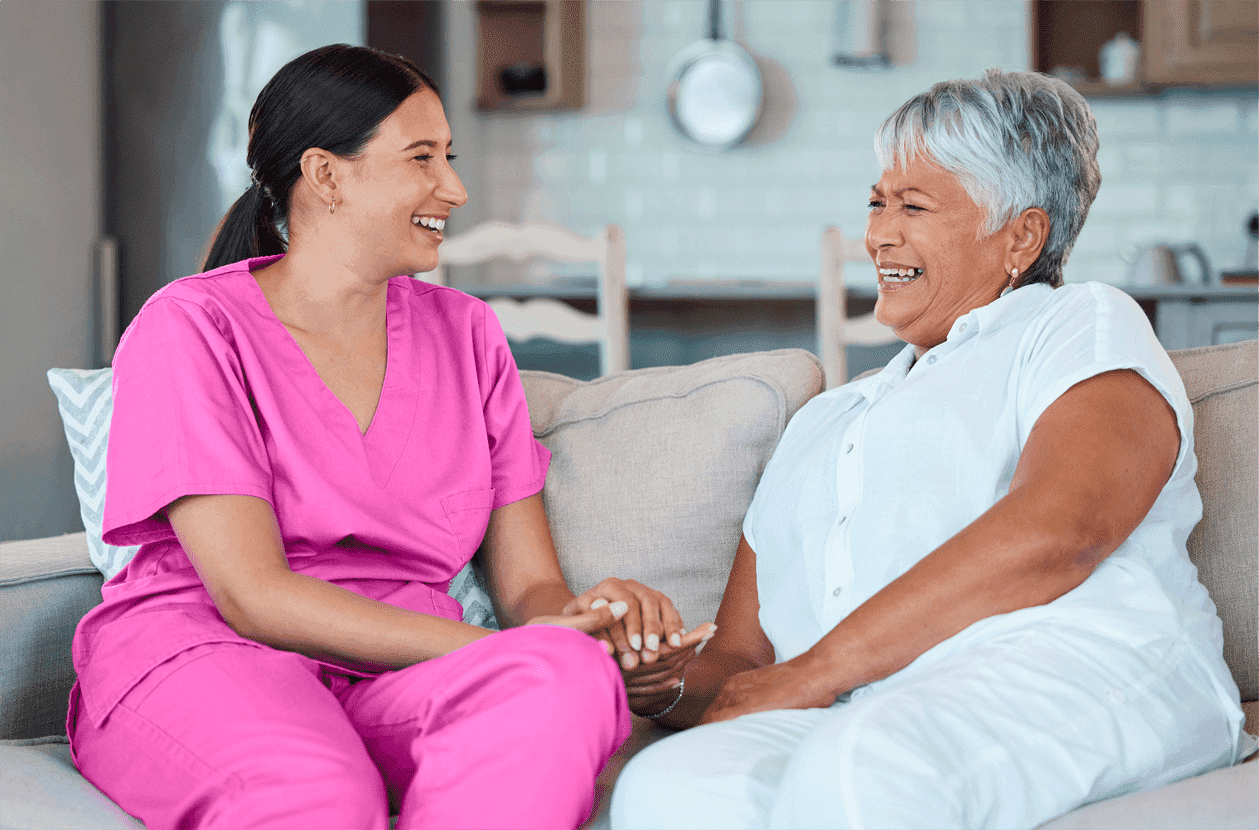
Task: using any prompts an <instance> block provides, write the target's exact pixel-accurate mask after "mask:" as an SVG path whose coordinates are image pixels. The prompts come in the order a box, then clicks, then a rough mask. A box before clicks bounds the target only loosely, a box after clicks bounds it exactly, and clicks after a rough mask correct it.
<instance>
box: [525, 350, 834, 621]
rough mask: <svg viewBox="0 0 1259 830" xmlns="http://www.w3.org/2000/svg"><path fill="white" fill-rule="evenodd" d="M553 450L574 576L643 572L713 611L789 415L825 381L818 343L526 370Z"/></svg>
mask: <svg viewBox="0 0 1259 830" xmlns="http://www.w3.org/2000/svg"><path fill="white" fill-rule="evenodd" d="M521 379H522V381H523V383H524V387H525V395H526V397H527V398H528V400H529V412H530V416H531V419H532V423H533V431H534V435H535V436H537V438H538V440H540V441H541V442H542V443H543V444H545V445H546V446H547V448H548V449H550V450H551V453H552V459H551V468H550V471H549V472H548V474H547V481H546V487H545V489H544V490H543V501H544V502H545V504H546V509H547V515H548V518H549V519H550V523H551V531H552V534H553V535H554V537H555V544H556V549H557V550H558V551H559V556H560V564H561V566H562V567H563V569H564V575H565V577H566V578H567V579H568V583H569V586H570V587H571V588H572V589H573V590H574V591H575V592H577V593H581V592H583V591H586V590H588V589H589V588H591V587H593V586H594V585H596V584H597V583H598V582H599V581H600V580H601V579H603V578H605V577H608V576H618V577H621V578H625V579H636V580H638V581H639V582H642V583H644V584H646V585H650V586H651V587H653V588H656V589H658V590H660V591H663V592H664V593H665V594H667V595H668V596H669V597H670V598H671V599H672V600H673V602H674V605H675V606H676V607H677V609H678V612H679V613H680V614H681V615H682V619H683V620H684V624H685V625H686V626H687V627H688V628H693V627H695V626H696V625H698V624H700V623H703V622H706V621H710V620H712V619H713V618H714V617H715V616H716V613H717V606H718V604H719V603H720V602H721V594H722V591H723V590H724V589H725V586H726V577H727V575H728V574H729V572H730V563H731V562H732V561H733V559H734V551H735V548H736V547H737V546H738V542H739V535H740V533H741V528H742V524H743V514H744V512H745V511H746V510H747V506H748V504H749V503H750V502H751V500H752V494H753V492H754V491H755V489H756V484H757V482H758V481H759V480H760V477H761V472H762V471H763V470H764V469H765V465H766V463H768V461H769V457H770V455H771V454H772V453H773V451H774V448H775V447H776V446H777V445H778V439H779V437H780V436H781V435H782V432H783V429H784V428H785V427H786V425H787V421H788V420H789V419H790V418H791V416H792V415H793V414H795V412H796V410H797V409H799V408H800V407H801V406H802V405H803V404H804V403H805V401H807V400H808V399H809V398H811V397H813V396H814V395H816V394H817V393H818V392H820V391H821V389H822V371H821V366H820V365H819V364H818V362H817V358H815V357H814V356H813V355H812V354H810V353H809V352H806V351H804V350H802V349H783V350H779V351H774V352H759V353H755V354H742V355H728V356H725V357H717V358H713V359H711V360H705V361H701V362H699V363H695V364H692V365H689V366H668V367H658V368H651V369H638V370H634V371H629V372H620V373H617V374H614V375H609V376H606V377H603V378H599V379H597V380H593V381H586V382H583V381H577V380H573V379H572V378H568V377H564V376H562V375H555V374H550V373H547V372H536V371H523V372H521Z"/></svg>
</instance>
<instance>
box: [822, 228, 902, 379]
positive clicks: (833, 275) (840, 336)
mask: <svg viewBox="0 0 1259 830" xmlns="http://www.w3.org/2000/svg"><path fill="white" fill-rule="evenodd" d="M849 262H852V263H857V262H862V263H865V264H866V265H870V264H871V262H870V254H869V253H868V252H867V251H866V248H865V246H864V245H863V244H861V241H860V240H856V239H852V240H850V239H846V238H845V237H844V232H843V231H841V230H840V229H839V228H835V227H830V228H827V229H826V230H825V231H824V232H823V233H822V277H821V280H820V281H819V283H818V292H817V338H818V351H819V353H820V357H821V358H822V369H823V371H824V372H825V373H826V388H827V389H834V388H835V387H836V386H840V385H841V384H844V383H847V382H848V355H847V352H846V351H845V347H847V346H882V345H884V344H885V343H892V342H895V341H896V339H897V338H896V335H895V334H894V333H893V332H892V330H891V329H890V328H888V327H887V326H885V325H883V324H882V323H880V322H879V321H878V320H876V319H875V317H874V312H870V313H869V314H864V315H862V316H861V317H853V318H850V317H849V316H848V291H847V289H846V288H845V286H844V264H845V263H849Z"/></svg>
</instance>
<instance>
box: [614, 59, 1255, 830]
mask: <svg viewBox="0 0 1259 830" xmlns="http://www.w3.org/2000/svg"><path fill="white" fill-rule="evenodd" d="M1097 146H1098V140H1097V128H1096V123H1095V121H1094V119H1093V116H1092V113H1091V112H1090V111H1089V108H1088V105H1087V104H1086V103H1085V101H1084V99H1083V98H1082V97H1081V96H1080V95H1079V94H1078V93H1076V92H1075V91H1074V90H1072V89H1071V88H1070V87H1068V86H1067V85H1066V84H1064V83H1062V82H1060V81H1057V80H1054V79H1052V78H1048V77H1046V76H1043V75H1038V74H1035V73H1026V72H1012V73H1003V72H1001V71H999V70H989V71H988V72H987V73H985V74H984V76H983V77H982V78H980V79H978V80H974V81H969V80H967V81H949V82H945V83H940V84H937V85H936V86H934V87H933V88H932V89H931V90H930V91H929V92H926V93H923V94H921V95H918V96H917V97H915V98H913V99H911V100H910V101H908V102H907V103H906V104H904V105H903V106H902V107H901V108H900V109H899V110H897V111H896V112H895V113H894V114H893V115H892V116H891V117H890V118H888V119H887V120H886V121H885V122H884V123H883V125H882V127H881V128H880V129H879V131H878V133H877V135H876V138H875V150H876V153H877V154H878V158H879V162H880V164H881V166H882V168H883V173H882V176H881V177H880V179H879V181H878V183H877V184H875V185H874V186H873V188H872V191H871V196H870V213H869V219H868V223H867V228H866V237H865V241H866V248H867V250H868V251H869V253H870V256H871V257H872V258H873V260H874V262H875V264H876V266H877V269H878V280H879V296H878V303H877V305H876V307H875V312H876V315H877V316H878V319H879V320H880V321H882V322H883V323H885V324H886V325H888V326H891V327H892V328H893V329H894V330H895V331H896V333H897V334H898V335H899V336H900V337H901V339H903V340H905V341H906V343H907V344H908V345H907V346H906V347H905V349H904V350H903V351H902V352H901V353H900V354H899V355H898V356H897V357H896V358H895V359H893V360H892V361H891V363H889V364H888V366H887V367H886V368H884V369H883V370H882V371H881V372H880V373H878V374H877V375H874V376H871V377H867V378H863V379H860V380H857V381H854V382H852V383H849V384H846V385H844V386H842V387H840V388H838V389H834V390H831V391H830V392H826V393H824V394H822V395H819V396H818V397H817V398H815V399H813V400H812V401H810V402H809V403H808V404H806V405H805V406H804V407H803V408H802V409H801V410H800V411H799V412H798V413H797V414H796V416H795V417H794V418H793V419H792V421H791V423H790V424H789V425H788V427H787V430H786V432H785V433H784V435H783V438H782V441H781V443H780V445H779V447H778V448H777V450H776V452H775V454H774V457H773V459H772V460H771V461H770V463H769V465H768V466H767V468H766V470H765V473H764V475H763V476H762V479H761V482H760V485H759V487H758V489H757V492H756V495H755V497H754V499H753V501H752V505H751V507H750V508H749V510H748V513H747V516H746V518H745V520H744V524H743V539H742V540H741V541H740V544H739V548H738V552H737V554H736V556H735V560H734V565H733V568H732V570H731V574H730V578H729V583H728V585H727V588H726V592H725V595H724V597H723V600H722V605H721V609H720V611H719V613H718V615H717V626H718V630H717V634H716V635H715V636H714V638H713V639H712V640H711V641H709V643H708V645H707V647H706V649H705V650H704V652H703V653H702V654H701V655H700V656H699V657H697V658H696V659H695V660H693V661H692V662H690V663H689V664H688V665H686V666H685V667H683V668H682V669H679V670H677V671H676V673H675V674H676V676H668V675H667V672H668V671H669V669H668V668H667V667H666V668H665V669H663V670H662V671H661V676H660V677H659V678H658V682H659V685H660V689H661V691H660V693H659V702H660V708H661V710H663V711H662V713H661V715H660V717H659V719H660V721H661V722H663V723H665V724H667V725H669V726H673V727H678V728H685V727H692V726H696V728H694V729H690V730H689V731H687V732H683V733H680V734H678V735H675V736H671V737H669V738H667V739H665V740H663V741H660V742H658V743H656V744H655V745H653V746H651V747H649V748H648V749H647V750H645V751H644V752H642V753H640V754H639V755H638V756H637V757H636V758H635V759H634V760H633V761H632V762H631V763H630V764H629V766H628V767H627V768H626V770H625V771H624V772H623V773H622V775H621V778H620V781H619V782H618V785H617V789H616V792H615V794H614V798H613V805H612V824H613V826H614V827H615V828H625V830H631V828H642V827H668V828H684V827H721V828H734V827H767V826H768V827H828V828H836V827H871V828H904V827H937V828H938V827H1034V826H1036V825H1038V824H1040V823H1042V822H1044V821H1047V820H1049V819H1051V818H1053V817H1054V816H1057V815H1059V814H1061V813H1065V812H1067V811H1070V810H1072V809H1074V808H1076V807H1079V806H1081V805H1082V804H1085V803H1087V802H1090V801H1095V800H1099V799H1102V798H1106V797H1109V796H1114V795H1118V794H1122V793H1128V792H1134V791H1138V790H1142V789H1146V788H1151V787H1155V786H1159V785H1162V784H1166V783H1169V782H1171V781H1174V780H1177V779H1180V778H1184V777H1187V776H1190V775H1194V774H1196V773H1200V772H1204V771H1207V770H1210V769H1213V768H1216V767H1221V766H1225V765H1228V764H1232V763H1234V762H1235V761H1237V760H1239V759H1240V758H1243V757H1245V756H1246V755H1247V754H1249V753H1250V752H1251V751H1253V743H1252V741H1251V739H1249V738H1248V737H1246V736H1245V734H1244V733H1243V732H1242V731H1241V723H1242V719H1243V718H1242V713H1241V709H1240V707H1239V705H1238V692H1237V687H1236V685H1235V684H1234V682H1233V679H1232V677H1231V676H1230V674H1229V671H1228V668H1227V666H1226V665H1225V663H1224V660H1223V657H1222V654H1221V650H1222V642H1221V634H1220V631H1221V628H1220V622H1219V620H1218V618H1217V617H1216V613H1215V606H1214V605H1213V604H1212V602H1211V599H1210V598H1209V597H1208V596H1207V592H1206V590H1205V589H1204V588H1203V587H1202V585H1201V584H1199V582H1198V581H1197V578H1196V572H1195V570H1194V567H1193V565H1192V564H1191V563H1190V561H1189V558H1188V555H1187V553H1186V549H1185V540H1186V538H1187V537H1188V535H1189V532H1190V530H1192V529H1193V526H1194V524H1195V523H1196V522H1197V521H1198V519H1199V518H1200V516H1201V501H1200V499H1199V497H1198V492H1197V489H1196V487H1195V485H1194V471H1195V469H1196V461H1195V458H1194V453H1193V415H1192V410H1191V409H1190V405H1189V401H1188V400H1187V399H1186V396H1185V391H1184V387H1183V386H1182V384H1181V381H1180V378H1179V376H1178V375H1177V373H1176V370H1175V368H1174V367H1173V366H1172V364H1171V362H1170V361H1169V359H1168V357H1167V354H1166V352H1165V351H1164V350H1163V349H1162V348H1161V347H1160V346H1159V343H1158V341H1157V340H1156V339H1155V337H1154V334H1153V332H1152V330H1151V328H1150V325H1149V322H1148V320H1147V319H1146V316H1145V314H1144V313H1142V311H1141V309H1140V308H1139V307H1138V306H1137V304H1136V303H1135V302H1133V300H1132V299H1130V298H1129V297H1128V296H1127V295H1125V294H1124V293H1122V292H1121V291H1119V290H1117V289H1115V288H1111V287H1109V286H1106V285H1103V284H1099V283H1084V284H1075V285H1063V280H1062V267H1063V264H1064V263H1065V262H1066V259H1067V255H1068V253H1069V252H1070V250H1071V246H1072V244H1073V243H1074V241H1075V238H1076V236H1077V234H1078V233H1079V231H1080V227H1081V226H1082V225H1083V223H1084V219H1085V216H1086V215H1087V213H1088V208H1089V205H1090V204H1091V203H1092V201H1093V198H1094V196H1096V194H1097V190H1098V187H1099V185H1100V183H1101V176H1100V174H1099V172H1098V166H1097V159H1096V154H1097ZM644 680H645V679H644ZM697 725H698V726H697Z"/></svg>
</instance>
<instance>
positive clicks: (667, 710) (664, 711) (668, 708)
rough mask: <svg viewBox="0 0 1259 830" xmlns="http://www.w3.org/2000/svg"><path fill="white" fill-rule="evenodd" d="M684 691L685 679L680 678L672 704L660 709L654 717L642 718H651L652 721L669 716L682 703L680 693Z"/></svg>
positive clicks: (646, 716)
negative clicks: (676, 694)
mask: <svg viewBox="0 0 1259 830" xmlns="http://www.w3.org/2000/svg"><path fill="white" fill-rule="evenodd" d="M685 690H686V678H685V677H684V678H682V682H681V683H679V684H678V696H677V697H675V698H674V699H673V702H672V703H670V704H669V705H668V706H666V707H664V708H663V709H661V710H660V711H659V712H657V713H656V714H654V715H643V717H645V718H651V719H653V720H654V719H656V718H662V717H664V716H665V715H667V714H669V713H670V712H672V711H673V707H674V706H677V705H678V704H679V703H681V702H682V692H683V691H685Z"/></svg>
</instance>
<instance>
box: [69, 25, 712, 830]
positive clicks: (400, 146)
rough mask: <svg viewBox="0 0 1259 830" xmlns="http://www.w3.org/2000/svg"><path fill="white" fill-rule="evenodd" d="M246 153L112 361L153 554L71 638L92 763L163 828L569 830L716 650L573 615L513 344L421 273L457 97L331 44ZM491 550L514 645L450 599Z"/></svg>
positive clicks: (135, 497) (600, 594)
mask: <svg viewBox="0 0 1259 830" xmlns="http://www.w3.org/2000/svg"><path fill="white" fill-rule="evenodd" d="M249 134H250V140H249V149H248V162H249V166H250V168H251V169H252V171H253V182H254V184H253V186H252V187H250V189H249V190H248V191H246V193H245V194H244V195H243V196H242V197H241V198H240V199H239V200H238V201H237V203H236V204H235V205H234V206H233V207H232V209H231V211H230V212H229V213H228V215H227V217H226V218H225V219H224V220H223V224H222V226H221V227H220V229H219V232H218V234H217V237H216V240H215V242H214V245H213V247H212V249H211V252H210V255H209V259H208V261H207V264H206V268H207V271H206V272H205V273H201V274H196V275H194V276H191V277H186V278H184V279H181V280H176V281H175V282H173V283H171V284H170V285H168V286H166V287H165V288H163V289H162V290H160V291H158V292H157V293H156V294H154V295H153V297H152V298H150V299H149V301H148V302H147V303H146V304H145V306H144V308H143V309H142V310H141V311H140V313H139V314H138V315H137V317H136V318H135V320H134V321H133V322H132V324H131V326H130V327H129V328H128V330H127V333H126V335H125V336H124V338H123V340H122V343H121V344H120V346H119V348H118V351H117V356H116V357H115V360H114V414H113V421H112V423H111V434H110V438H109V448H108V465H107V466H108V476H109V480H108V489H107V498H106V505H105V521H104V531H105V539H106V540H107V541H108V542H110V543H113V544H140V545H141V548H140V550H139V552H138V553H137V554H136V556H135V558H134V559H133V560H132V561H131V563H130V564H129V565H128V566H127V568H126V569H125V570H123V571H122V572H121V573H120V574H119V575H118V576H116V577H115V578H114V579H112V580H110V581H109V583H107V584H106V585H105V587H104V589H103V593H104V602H103V603H102V604H101V605H100V606H98V607H97V608H96V609H94V610H93V611H92V612H91V613H89V614H88V615H87V616H86V617H84V619H83V621H82V623H81V624H80V626H79V629H78V632H77V634H76V637H75V642H74V659H75V667H76V669H77V670H78V673H79V682H78V684H77V685H76V687H75V690H74V691H73V693H72V696H71V711H70V717H69V720H68V724H67V729H68V732H69V735H70V739H71V745H72V747H73V750H74V753H75V759H76V762H77V764H78V766H79V769H80V770H81V771H82V772H83V774H84V775H85V776H86V777H87V778H88V779H89V780H90V781H92V782H93V783H94V784H95V785H96V786H97V787H99V788H100V789H101V790H102V791H103V792H105V793H106V794H107V795H108V796H110V797H111V798H112V799H114V800H115V801H116V802H118V804H119V805H121V806H122V807H123V809H125V810H127V811H128V812H129V813H131V814H132V815H134V816H137V817H138V818H140V819H141V820H142V821H143V822H144V823H145V824H146V825H147V826H148V827H150V828H164V827H181V828H183V827H224V828H262V827H286V828H298V827H301V828H385V827H388V825H389V815H390V812H391V810H395V811H400V818H399V822H398V826H399V827H443V828H453V827H504V828H505V827H574V826H576V825H578V824H580V823H581V822H582V821H584V820H585V819H586V818H587V816H588V815H589V812H590V808H591V804H592V803H593V795H594V781H595V777H596V776H597V775H598V773H599V771H600V769H601V768H602V766H603V764H604V763H605V761H606V760H607V758H608V756H610V755H611V754H612V753H613V752H614V751H615V750H616V748H617V747H618V746H619V745H620V744H621V742H622V741H624V739H625V738H626V736H627V735H628V733H629V715H628V711H627V708H632V709H634V710H635V711H639V712H641V713H644V714H651V713H652V712H654V711H658V710H660V709H663V708H665V707H666V706H667V705H668V703H669V701H670V700H672V699H673V697H675V696H676V690H675V688H674V686H673V684H674V683H675V681H673V680H670V679H668V675H670V674H671V673H672V672H670V671H669V669H668V668H666V667H669V666H676V665H677V663H678V662H680V661H685V660H687V659H689V658H690V656H691V655H692V654H693V653H694V648H695V646H696V645H697V644H698V643H699V642H701V641H702V640H703V639H705V638H706V637H707V636H711V631H712V628H711V626H708V625H704V626H699V627H698V628H696V629H695V630H693V631H691V632H689V633H688V632H686V631H684V630H683V629H682V621H681V620H680V619H679V618H678V615H677V613H676V611H674V609H673V606H672V605H671V603H670V602H669V601H668V599H667V598H666V597H664V596H663V595H661V594H659V593H657V592H655V591H653V590H651V589H649V588H646V587H644V586H642V585H639V584H638V583H635V582H626V581H621V580H617V579H609V580H606V581H604V582H603V583H601V584H600V585H599V586H597V587H596V588H595V589H593V590H592V591H590V592H588V593H587V594H584V595H582V596H581V597H574V596H573V594H572V592H571V591H570V590H569V589H568V587H567V585H566V584H565V583H564V577H563V574H562V573H561V572H560V568H559V564H558V560H557V558H556V554H555V550H554V546H553V544H552V541H551V535H550V530H549V528H548V526H547V521H546V515H545V513H544V512H543V507H542V499H541V494H540V491H541V489H542V485H543V482H544V480H545V477H546V469H547V463H548V461H549V454H548V452H547V450H546V449H545V448H544V447H542V445H540V444H538V443H537V442H536V441H535V440H534V438H533V434H532V432H531V430H530V426H529V415H528V411H527V409H526V404H525V397H524V393H523V391H522V389H521V385H520V380H519V377H518V375H517V372H516V367H515V364H514V362H513V361H512V357H511V353H510V351H509V350H508V346H507V342H506V339H505V338H504V336H503V333H502V330H501V329H500V328H499V326H498V323H497V321H496V320H495V318H494V316H493V314H492V313H491V312H490V311H489V310H488V309H487V307H486V306H485V304H484V303H482V302H480V301H478V300H476V299H474V298H471V297H469V296H467V295H465V294H462V293H460V292H458V291H455V290H452V289H449V288H443V287H440V286H434V285H429V284H427V283H424V282H420V281H418V280H414V279H411V278H410V277H407V276H397V275H399V274H403V275H405V274H411V273H415V272H418V271H427V270H431V269H432V268H433V267H434V266H435V265H436V264H437V258H438V245H439V244H440V242H441V240H442V227H443V226H444V224H445V221H446V219H447V217H448V216H449V215H450V212H451V211H452V210H453V209H455V208H457V207H459V206H460V205H462V204H463V203H464V201H466V199H467V194H466V193H465V191H464V189H463V185H462V184H461V183H460V181H459V178H458V176H457V175H455V173H454V171H453V170H452V169H451V166H450V162H451V160H452V159H453V158H454V157H453V156H452V155H450V148H451V137H450V129H449V127H448V125H447V123H446V118H445V115H444V113H443V111H442V106H441V102H440V101H439V99H438V97H437V94H436V90H435V87H434V86H433V83H432V81H430V80H429V79H428V78H427V77H425V76H424V74H423V73H421V72H420V71H419V70H418V69H417V68H416V67H415V66H414V65H413V64H411V63H409V62H408V61H406V60H404V59H401V58H398V57H395V56H390V55H384V54H382V53H379V52H375V51H373V50H370V49H365V48H361V47H349V46H344V45H339V46H329V47H325V48H322V49H318V50H315V51H314V52H310V53H307V54H306V55H303V56H301V57H299V58H297V59H296V60H294V61H292V62H291V63H289V64H288V65H287V66H285V67H284V68H283V69H281V70H280V72H279V73H278V74H277V75H276V76H275V78H274V79H272V81H271V82H270V83H269V84H268V85H267V87H266V88H265V89H264V90H263V91H262V93H261V94H260V95H259V97H258V100H257V103H256V104H255V105H254V109H253V112H252V113H251V115H250V121H249ZM281 228H283V229H285V231H286V234H287V241H285V238H284V235H282V233H281V231H280V229H281ZM483 539H484V542H485V546H484V551H485V567H486V574H487V578H488V582H489V586H490V591H491V594H492V595H493V598H494V601H495V605H496V611H497V612H498V618H499V620H500V622H501V623H502V624H503V625H504V626H505V628H506V630H504V631H502V632H498V633H491V632H490V631H487V630H485V629H481V628H477V627H475V626H470V625H465V624H464V623H463V622H461V621H460V620H461V613H462V609H461V608H460V606H459V604H458V603H457V602H456V601H455V600H453V599H451V598H450V597H449V596H448V595H447V594H446V589H447V587H448V585H449V582H450V579H451V578H452V577H453V576H454V575H455V574H456V573H457V572H458V571H459V570H460V569H461V568H462V567H463V566H464V564H465V563H466V562H467V561H468V560H469V559H470V558H471V556H472V554H473V552H474V551H476V549H477V548H478V546H479V545H481V543H482V540H483ZM537 623H548V624H543V625H538V624H537ZM592 634H593V635H596V636H591V635H592ZM601 641H602V642H601ZM610 652H613V653H619V656H620V666H619V667H618V665H617V662H616V661H614V660H613V659H612V658H611V657H609V653H610ZM618 669H619V670H618ZM662 678H663V679H662ZM626 684H628V689H629V697H628V701H627V696H626V689H627V685H626ZM627 703H628V707H627Z"/></svg>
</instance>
